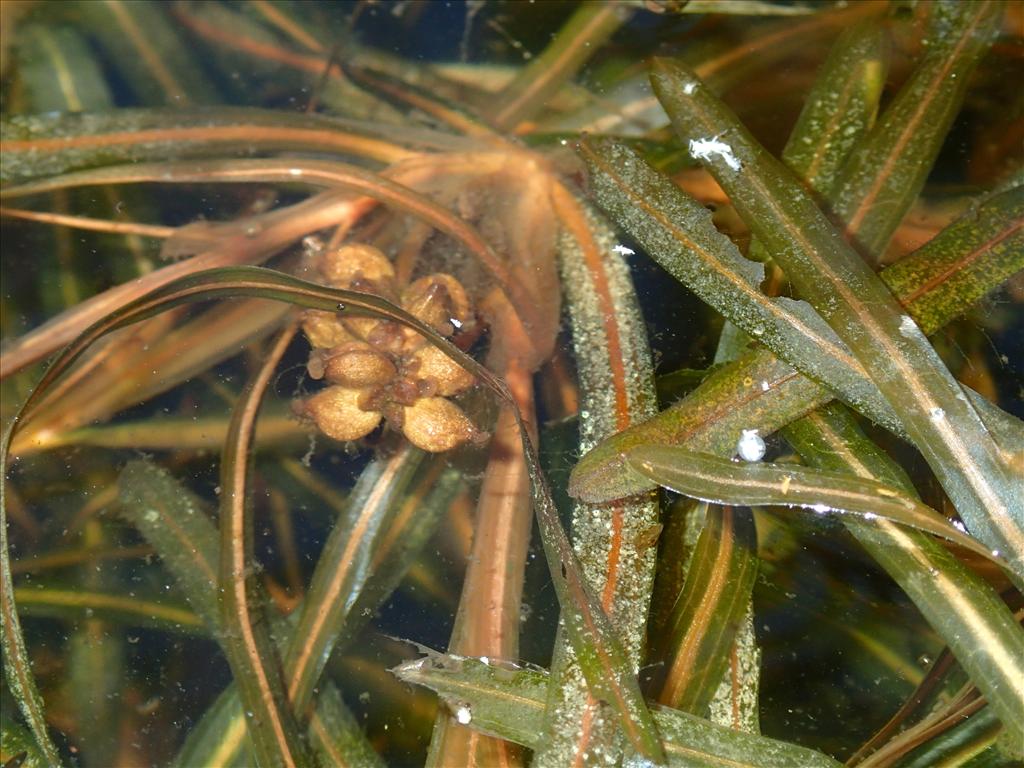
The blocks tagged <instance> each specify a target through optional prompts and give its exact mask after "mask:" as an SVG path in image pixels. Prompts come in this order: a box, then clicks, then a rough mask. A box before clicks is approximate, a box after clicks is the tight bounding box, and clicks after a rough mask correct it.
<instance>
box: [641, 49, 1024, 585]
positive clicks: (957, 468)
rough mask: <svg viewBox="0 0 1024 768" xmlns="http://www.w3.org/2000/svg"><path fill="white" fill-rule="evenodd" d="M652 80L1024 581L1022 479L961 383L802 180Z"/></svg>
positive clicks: (696, 88) (674, 67) (672, 85)
mask: <svg viewBox="0 0 1024 768" xmlns="http://www.w3.org/2000/svg"><path fill="white" fill-rule="evenodd" d="M652 82H653V83H654V88H655V91H656V93H657V94H658V96H659V99H660V100H661V101H662V103H663V104H664V105H665V107H666V110H667V111H668V112H669V116H670V118H671V119H672V121H673V126H674V127H675V129H676V131H677V133H678V134H679V135H680V136H681V137H682V138H683V140H685V141H689V142H690V151H691V154H693V155H694V156H695V157H698V158H699V159H701V160H702V162H704V163H705V164H706V166H707V167H708V168H709V170H710V171H711V172H712V174H713V175H714V176H715V177H716V179H717V180H718V182H719V183H720V184H721V185H722V186H723V188H724V189H725V190H726V192H727V193H728V194H729V196H730V200H731V201H732V203H733V205H734V206H735V207H736V209H737V211H738V212H739V213H740V215H741V216H742V217H743V219H744V221H746V223H747V224H748V226H749V227H750V229H751V232H752V233H753V234H754V235H755V236H756V237H757V238H758V239H760V240H761V241H762V242H763V243H764V245H765V246H766V247H767V248H768V249H769V250H770V251H771V252H772V253H773V255H774V257H775V259H776V261H777V262H778V263H779V264H780V266H782V267H783V269H785V271H786V274H787V276H788V277H789V279H790V280H791V281H792V282H793V284H794V285H795V286H796V288H797V289H798V290H799V291H800V293H801V295H803V296H805V297H807V299H808V300H809V301H811V303H812V304H813V305H814V307H815V309H817V310H818V311H819V312H820V313H821V315H822V317H823V318H824V319H825V320H826V321H827V322H828V323H829V325H830V326H831V327H832V328H833V330H834V331H835V332H836V333H837V334H838V336H839V337H840V338H841V339H842V340H843V341H844V342H846V344H847V345H848V346H849V348H850V350H851V351H852V352H853V354H854V355H856V357H857V359H858V360H860V362H861V364H862V365H863V366H864V367H865V369H866V370H867V373H868V375H869V377H870V378H871V380H872V381H873V382H874V383H875V384H876V386H877V387H878V388H879V390H880V391H881V393H882V395H883V396H884V397H885V399H886V400H887V401H888V402H889V404H890V405H891V406H892V408H893V410H895V411H896V413H897V415H898V416H899V419H900V421H901V422H902V423H903V426H904V428H905V429H906V431H907V432H908V433H909V435H910V436H911V438H912V440H913V442H914V444H915V445H916V446H917V447H918V449H919V450H920V451H921V452H922V454H923V455H924V456H925V458H926V460H927V461H928V463H929V465H930V466H931V467H932V469H933V470H934V471H935V473H936V476H937V477H938V479H939V481H940V482H941V483H942V486H943V488H944V489H945V490H946V492H947V494H948V495H949V496H950V498H951V499H952V500H953V501H954V503H955V504H956V506H957V509H958V511H959V512H960V514H961V516H962V517H963V519H964V521H965V522H966V524H967V526H968V528H969V529H970V530H971V531H972V532H973V533H974V534H975V535H976V536H977V537H978V538H979V539H980V540H982V541H984V542H985V544H986V545H987V546H988V547H989V548H991V549H993V550H997V551H999V552H1002V553H1005V555H1006V557H1007V559H1008V561H1009V562H1010V564H1011V567H1012V568H1013V570H1014V572H1015V573H1016V574H1017V576H1018V577H1019V578H1024V502H1021V498H1022V494H1021V493H1020V491H1021V486H1022V483H1021V482H1020V481H1019V479H1011V477H1010V476H1009V473H1008V471H1007V467H1006V465H1005V463H1004V462H1003V459H1002V457H1001V456H1000V452H999V450H998V448H997V447H996V445H995V443H994V441H993V440H992V437H991V435H990V434H989V432H988V430H987V429H986V428H985V426H984V424H983V423H982V421H981V419H980V417H979V416H978V414H977V412H976V411H975V409H974V408H973V407H972V406H971V404H970V403H969V401H968V400H967V399H966V397H964V395H963V392H962V390H961V388H960V385H959V384H958V383H957V382H956V380H955V379H954V378H953V377H952V375H950V373H949V371H948V370H947V369H946V367H945V365H944V364H943V362H942V360H941V359H940V358H939V357H938V355H937V354H936V352H935V350H934V349H933V348H932V346H931V345H930V344H929V343H928V340H927V338H926V337H925V335H924V333H923V332H922V331H921V329H920V328H919V327H918V325H917V324H916V323H915V322H914V321H913V319H912V318H911V317H910V316H909V315H907V314H904V313H903V311H902V308H901V307H900V306H899V304H898V303H897V302H896V300H895V299H894V298H893V297H892V295H891V294H890V293H889V291H888V290H887V289H886V287H885V285H884V284H883V283H882V282H881V280H880V279H879V278H878V276H877V275H875V273H874V272H873V271H872V270H871V268H870V267H869V266H868V265H867V264H865V263H864V261H863V260H862V259H861V258H860V256H859V255H858V254H857V253H856V252H855V251H854V250H853V249H852V248H851V247H850V246H849V245H848V244H847V243H846V241H845V240H844V239H843V237H842V236H841V234H840V233H838V232H837V231H836V230H835V229H834V228H833V227H832V225H831V224H829V222H828V220H827V219H826V218H825V217H824V215H823V214H822V213H821V211H819V210H818V209H817V207H816V206H815V204H814V202H813V200H811V198H810V197H809V196H808V194H807V193H806V192H805V191H804V189H803V187H802V186H801V184H800V183H799V182H798V181H797V180H796V179H795V178H794V177H793V176H792V174H791V173H790V171H789V170H788V169H787V168H786V167H785V166H784V165H782V164H781V163H780V162H779V161H777V160H775V159H774V158H772V157H771V156H770V155H769V154H768V153H767V152H766V151H765V150H764V149H763V148H762V147H761V146H760V145H759V144H758V143H757V141H756V140H755V139H754V138H753V137H752V136H751V135H750V133H749V132H748V131H747V130H746V129H745V128H744V127H743V126H742V125H741V124H740V123H739V121H738V120H737V119H736V117H735V116H734V115H732V113H731V112H730V111H729V110H728V108H727V107H725V105H724V104H722V103H721V102H720V101H718V100H717V99H716V98H715V97H714V96H713V95H712V94H711V93H710V92H709V91H708V90H707V88H705V87H704V86H703V84H702V83H701V82H700V81H699V80H698V79H697V78H696V77H695V76H694V75H693V74H692V73H690V72H688V71H687V70H686V69H685V68H683V67H682V66H680V65H678V64H675V63H672V62H669V61H666V60H660V59H659V60H656V61H655V63H654V65H653V72H652Z"/></svg>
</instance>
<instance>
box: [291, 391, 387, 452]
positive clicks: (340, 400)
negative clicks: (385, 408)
mask: <svg viewBox="0 0 1024 768" xmlns="http://www.w3.org/2000/svg"><path fill="white" fill-rule="evenodd" d="M361 395H362V392H361V391H360V390H358V389H349V388H348V387H328V388H327V389H324V390H321V391H320V392H317V393H316V394H315V395H313V396H312V397H311V398H309V399H308V400H306V401H305V403H303V404H302V406H301V412H302V413H303V415H305V416H308V417H309V418H311V419H313V421H315V422H316V425H317V427H319V429H320V431H321V432H323V433H324V434H325V435H327V436H328V437H333V438H334V439H335V440H345V441H348V440H358V439H359V438H361V437H366V435H368V434H370V433H371V432H372V431H373V430H374V428H376V426H377V425H378V424H379V423H380V419H381V415H380V413H378V412H377V411H364V410H363V409H362V408H360V407H359V398H360V396H361Z"/></svg>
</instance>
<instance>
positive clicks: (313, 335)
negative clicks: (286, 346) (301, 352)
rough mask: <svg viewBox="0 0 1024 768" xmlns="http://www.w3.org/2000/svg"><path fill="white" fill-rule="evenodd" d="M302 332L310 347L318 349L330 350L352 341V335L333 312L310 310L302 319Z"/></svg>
mask: <svg viewBox="0 0 1024 768" xmlns="http://www.w3.org/2000/svg"><path fill="white" fill-rule="evenodd" d="M302 330H303V332H304V333H305V334H306V338H307V339H309V343H310V345H312V346H313V347H314V348H317V349H324V348H326V349H330V348H331V347H337V346H339V345H341V344H344V343H345V342H347V341H352V334H350V333H349V332H348V331H347V330H345V326H344V325H342V323H341V319H340V318H339V317H338V316H337V315H336V314H334V313H333V312H320V311H317V310H315V309H311V310H308V311H307V312H306V313H305V314H304V315H303V317H302Z"/></svg>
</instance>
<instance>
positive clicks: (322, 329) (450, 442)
mask: <svg viewBox="0 0 1024 768" xmlns="http://www.w3.org/2000/svg"><path fill="white" fill-rule="evenodd" d="M319 269H320V273H321V276H322V278H323V280H324V282H325V283H326V284H327V285H330V286H332V287H335V288H347V289H351V290H356V291H363V292H366V293H372V294H375V295H377V296H381V297H383V298H386V299H389V300H391V301H395V302H396V303H398V304H400V305H401V306H402V307H403V308H404V309H405V310H406V311H407V312H409V314H411V315H414V316H415V317H416V318H418V319H419V320H421V321H422V322H423V323H425V324H426V325H429V326H430V327H431V328H433V329H434V330H435V331H437V332H438V333H439V334H441V335H442V336H445V337H448V336H451V335H452V334H454V333H455V332H456V330H459V329H462V328H464V327H467V326H468V325H469V324H470V323H472V322H473V309H472V307H471V305H470V302H469V298H468V296H467V295H466V291H465V289H464V288H463V287H462V285H461V284H460V283H459V281H458V280H456V279H455V278H454V277H452V276H451V275H446V274H433V275H428V276H426V277H422V278H420V279H418V280H416V281H414V282H413V283H411V284H409V285H408V286H406V287H405V288H404V289H401V290H399V287H398V285H397V281H396V279H395V272H394V268H393V267H392V264H391V261H390V260H389V259H388V258H387V257H386V256H385V255H384V254H383V253H381V252H380V251H379V250H377V249H376V248H373V247H371V246H368V245H346V246H343V247H341V248H340V249H338V250H336V251H333V252H332V253H328V254H326V255H325V256H324V257H323V261H322V262H321V264H320V267H319ZM303 330H304V331H305V333H306V337H307V338H308V339H309V342H310V344H311V345H312V346H313V351H312V353H311V354H310V357H309V363H308V366H307V368H308V371H309V375H310V376H312V377H313V378H314V379H323V380H325V381H326V382H328V384H329V385H330V386H328V387H326V388H325V389H322V390H320V391H319V392H317V393H316V394H315V395H313V396H312V397H310V398H308V399H306V400H304V401H302V402H299V403H297V404H296V411H297V412H298V413H299V414H300V415H302V416H305V417H307V418H310V419H312V420H313V421H315V422H316V425H317V427H319V429H320V431H322V432H323V433H324V434H326V435H328V436H329V437H333V438H335V439H336V440H346V441H347V440H358V439H359V438H361V437H365V436H366V435H368V434H369V433H370V432H372V431H373V430H374V429H375V428H376V427H377V425H378V424H380V422H381V420H382V419H383V420H386V421H387V422H388V423H389V424H390V425H391V426H392V427H393V428H395V429H400V430H401V431H402V433H403V434H404V435H405V436H406V438H408V440H409V442H411V443H412V444H413V445H415V446H417V447H419V448H422V449H423V450H425V451H431V452H439V451H447V450H449V449H451V448H455V447H456V446H458V445H461V444H463V443H465V442H466V441H469V440H478V439H480V438H481V437H482V435H481V433H480V432H479V431H478V430H477V429H476V427H475V426H474V425H473V422H471V421H470V420H469V418H468V417H467V416H466V414H465V413H463V412H462V409H461V408H459V406H458V405H456V404H455V403H453V402H452V401H451V400H449V399H448V398H449V397H451V396H452V395H456V394H458V393H460V392H463V391H465V390H466V389H468V388H469V387H470V386H471V385H472V384H473V381H474V379H473V376H472V375H471V374H469V373H468V372H467V371H466V370H464V369H463V368H462V367H460V366H459V365H458V364H456V363H455V362H454V361H453V360H452V359H451V358H449V357H448V356H447V355H446V354H445V353H444V352H442V351H441V350H440V349H438V348H437V347H435V346H434V345H433V344H431V343H430V342H429V341H427V340H426V339H424V338H423V336H421V335H420V334H419V333H417V332H416V331H414V330H412V329H411V328H407V327H405V326H403V325H400V324H398V323H395V322H393V321H389V320H380V319H377V318H371V317H343V316H340V315H335V314H333V313H330V312H318V311H310V312H308V313H307V314H306V317H305V319H304V322H303Z"/></svg>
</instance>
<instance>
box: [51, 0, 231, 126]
mask: <svg viewBox="0 0 1024 768" xmlns="http://www.w3.org/2000/svg"><path fill="white" fill-rule="evenodd" d="M69 6H73V10H72V13H73V14H74V15H75V16H76V18H77V19H78V23H80V24H81V23H84V24H87V25H88V27H89V29H90V31H91V32H92V34H93V35H94V37H95V38H96V40H97V42H98V43H99V45H100V47H101V48H102V49H103V51H104V52H105V54H106V55H107V56H108V57H109V58H110V59H111V60H112V62H113V65H114V66H115V67H116V68H117V71H118V72H119V73H121V76H122V77H124V78H125V79H126V80H127V82H126V83H125V85H126V86H127V87H128V88H129V89H130V90H131V91H132V92H133V93H134V94H135V97H136V99H137V100H138V103H141V104H159V105H166V106H169V107H183V106H186V105H188V104H189V103H190V102H194V101H198V102H200V103H214V102H216V101H218V100H219V96H218V95H217V93H216V90H215V89H214V87H213V85H212V84H211V80H210V79H209V78H208V77H207V76H206V75H205V74H204V72H203V70H202V68H201V67H200V66H199V63H198V61H197V60H196V58H195V56H194V54H193V52H192V50H191V48H190V47H189V45H188V44H187V43H185V42H184V41H183V40H182V39H181V37H180V32H179V29H180V27H177V25H176V24H174V22H173V19H172V16H171V14H170V11H169V9H168V8H167V7H166V6H165V5H164V4H163V3H157V2H152V0H142V1H141V2H140V0H131V2H128V1H127V0H106V2H102V3H94V2H88V1H86V2H74V3H70V4H69ZM69 10H71V9H70V8H69Z"/></svg>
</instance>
